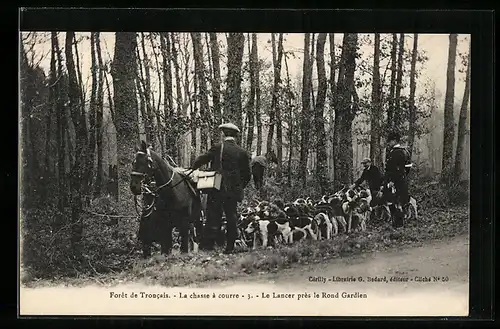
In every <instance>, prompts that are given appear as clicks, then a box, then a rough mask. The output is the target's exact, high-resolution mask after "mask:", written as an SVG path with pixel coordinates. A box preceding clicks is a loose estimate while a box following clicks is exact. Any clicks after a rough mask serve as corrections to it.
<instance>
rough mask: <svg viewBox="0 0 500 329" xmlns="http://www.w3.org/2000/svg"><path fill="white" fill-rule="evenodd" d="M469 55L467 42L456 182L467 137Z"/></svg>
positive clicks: (456, 159)
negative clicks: (467, 53)
mask: <svg viewBox="0 0 500 329" xmlns="http://www.w3.org/2000/svg"><path fill="white" fill-rule="evenodd" d="M470 53H471V44H470V41H469V55H468V57H467V71H466V73H465V87H464V97H463V99H462V106H461V107H460V116H459V119H458V140H457V153H456V154H455V172H454V177H456V178H457V179H458V180H461V178H462V173H463V172H462V171H463V162H462V161H463V160H464V157H463V153H464V146H465V145H464V142H465V136H466V135H467V107H468V105H469V95H470Z"/></svg>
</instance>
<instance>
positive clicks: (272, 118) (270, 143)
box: [266, 33, 279, 152]
mask: <svg viewBox="0 0 500 329" xmlns="http://www.w3.org/2000/svg"><path fill="white" fill-rule="evenodd" d="M271 47H272V53H273V75H274V84H273V91H272V95H271V109H270V110H269V126H268V129H267V139H266V152H269V151H271V150H272V149H273V137H274V125H275V122H274V121H275V113H276V103H277V98H278V96H277V88H278V83H279V81H278V79H279V76H278V77H277V74H276V69H277V68H276V65H277V64H276V62H277V59H276V36H275V34H274V33H271Z"/></svg>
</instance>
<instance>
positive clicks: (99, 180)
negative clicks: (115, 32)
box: [95, 32, 104, 197]
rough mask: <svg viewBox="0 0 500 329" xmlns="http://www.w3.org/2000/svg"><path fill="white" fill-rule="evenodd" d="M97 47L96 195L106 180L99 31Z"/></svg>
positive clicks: (102, 80) (96, 37) (96, 40)
mask: <svg viewBox="0 0 500 329" xmlns="http://www.w3.org/2000/svg"><path fill="white" fill-rule="evenodd" d="M95 43H96V45H95V47H96V53H97V64H98V68H99V77H98V81H99V82H98V86H97V99H96V113H97V120H96V141H97V177H96V183H95V196H96V197H97V196H98V195H99V194H100V193H101V191H102V186H103V182H104V162H103V156H104V150H103V120H104V117H103V116H104V102H103V99H104V74H103V73H104V72H103V65H104V64H103V61H102V55H101V42H100V35H99V32H97V33H96V36H95Z"/></svg>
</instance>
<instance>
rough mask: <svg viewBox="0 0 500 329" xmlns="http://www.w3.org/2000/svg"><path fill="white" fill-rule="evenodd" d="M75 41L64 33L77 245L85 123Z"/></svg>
mask: <svg viewBox="0 0 500 329" xmlns="http://www.w3.org/2000/svg"><path fill="white" fill-rule="evenodd" d="M74 41H75V33H74V32H71V31H70V32H66V42H65V53H66V70H67V71H68V80H69V81H68V82H69V85H68V101H69V102H68V106H69V109H70V113H71V118H72V121H73V126H74V127H75V135H76V138H75V140H76V146H75V161H74V163H73V165H72V167H71V168H70V175H69V188H70V205H71V223H72V226H71V227H72V241H73V243H77V242H78V241H80V240H81V237H82V230H83V228H82V226H81V225H80V224H79V219H80V214H81V212H82V209H83V195H82V194H83V186H84V185H85V184H86V183H85V181H84V171H85V163H86V159H85V157H86V151H85V148H86V144H87V134H86V129H87V127H86V122H85V112H84V111H85V109H84V106H83V104H82V97H81V95H80V93H81V87H80V86H79V81H80V80H79V78H78V74H77V70H76V67H75V62H74V59H73V43H74Z"/></svg>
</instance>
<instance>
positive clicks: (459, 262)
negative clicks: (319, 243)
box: [21, 234, 469, 316]
mask: <svg viewBox="0 0 500 329" xmlns="http://www.w3.org/2000/svg"><path fill="white" fill-rule="evenodd" d="M177 273H180V272H177ZM150 274H152V275H158V272H156V273H150ZM259 274H260V275H250V276H248V275H244V276H241V275H240V276H238V277H235V278H234V279H233V280H225V281H221V282H216V281H206V282H203V283H193V284H190V285H187V286H183V287H170V288H168V287H165V286H164V285H163V284H162V283H161V282H158V281H154V282H148V281H147V280H144V277H143V278H136V279H132V278H130V277H129V278H127V279H125V278H122V280H119V281H116V282H111V281H108V282H107V283H106V284H100V283H96V282H86V284H85V285H79V286H69V287H68V286H67V287H64V288H63V289H61V288H62V287H61V285H50V286H44V287H41V286H36V287H30V288H23V289H22V290H21V300H24V303H23V304H22V306H21V309H22V310H23V313H24V312H26V313H31V314H40V313H44V314H52V312H54V314H68V315H69V314H74V315H77V314H94V315H99V314H108V315H110V314H117V315H118V314H128V315H167V314H172V315H174V314H185V315H189V314H191V315H201V314H204V315H227V314H232V315H236V313H238V314H237V315H282V316H283V315H295V316H296V315H300V314H303V315H313V314H317V315H343V316H347V315H377V316H382V315H387V316H395V315H402V316H409V315H417V316H419V315H420V316H422V315H434V316H446V315H448V316H451V315H467V312H468V294H469V286H468V282H469V238H468V235H466V234H465V235H464V234H462V235H459V236H456V237H453V238H446V239H444V240H443V241H434V242H428V243H425V244H424V245H422V246H420V247H415V246H407V247H403V248H401V249H398V250H387V251H381V252H372V253H366V254H357V255H351V256H347V257H341V258H337V259H329V260H322V261H319V262H316V261H314V262H311V263H309V264H307V265H306V264H302V265H298V264H292V265H291V266H290V267H289V268H286V269H282V270H280V271H279V272H274V273H268V272H266V273H264V272H260V273H259ZM338 277H341V278H356V281H355V282H352V281H351V282H338V281H334V279H333V278H338ZM319 278H321V280H319ZM360 278H361V280H360ZM372 278H378V280H377V281H375V282H374V281H373V279H372ZM394 278H407V281H406V282H400V281H397V282H396V281H395V280H394ZM437 278H439V279H437ZM193 291H196V292H197V293H199V294H202V293H205V294H206V293H208V294H209V295H210V296H212V295H213V294H214V293H215V292H216V293H217V294H221V293H222V294H236V293H238V294H239V297H238V299H241V300H244V301H245V302H246V303H245V304H234V303H235V300H234V299H233V300H227V299H226V300H221V299H218V300H217V302H218V303H220V304H217V305H215V304H208V305H207V303H206V302H207V300H199V299H198V300H196V299H195V300H193V299H190V300H189V302H190V303H189V305H190V306H189V308H186V304H185V303H180V301H181V300H180V293H182V292H190V293H191V292H193ZM110 292H117V293H120V294H124V293H126V294H129V295H130V294H131V293H133V292H135V293H137V292H155V293H157V292H161V293H164V294H168V295H169V296H170V297H169V299H166V300H165V299H159V300H155V299H152V300H151V299H143V298H141V299H140V303H139V304H138V303H137V300H135V302H134V299H130V298H129V299H123V298H121V299H116V298H115V299H110V298H109V297H108V296H109V294H110ZM264 292H266V293H270V294H271V293H272V294H274V293H278V294H279V293H292V292H293V293H296V294H299V293H300V294H302V293H304V292H308V293H310V294H311V295H312V294H313V293H316V294H321V297H320V298H319V299H317V298H310V299H306V303H305V304H304V303H297V301H294V300H280V301H279V303H278V304H276V300H273V299H264V298H265V297H264ZM352 292H359V293H363V294H364V295H365V296H367V297H365V298H366V299H364V300H363V299H344V297H343V298H341V299H339V298H338V297H336V298H333V299H331V298H330V299H328V300H326V301H325V300H323V299H324V298H328V297H325V295H324V294H325V293H326V294H330V295H331V294H336V293H342V294H345V293H352ZM47 296H58V297H57V299H58V300H59V303H58V304H53V303H48V304H45V303H40V302H37V301H41V300H45V299H46V298H47ZM74 296H81V297H80V298H77V299H75V298H74ZM84 296H85V297H84ZM102 296H106V297H105V299H106V300H107V304H103V303H100V302H99V301H100V300H102ZM219 296H220V295H219ZM430 296H432V298H429V297H430ZM87 297H88V298H91V299H92V300H94V301H95V303H84V304H82V303H81V299H83V298H87ZM318 297H319V295H318ZM183 301H186V300H183ZM418 301H421V302H418ZM204 302H205V303H204ZM212 302H215V300H213V301H212ZM223 302H225V303H226V304H225V305H226V306H224V307H222V305H223V304H222V303H223ZM269 302H271V304H272V305H274V306H273V307H270V304H269ZM240 303H241V301H240ZM273 303H274V304H273ZM182 305H183V306H182ZM209 305H211V306H209ZM236 305H245V307H235V306H236ZM300 305H301V306H300ZM115 306H119V307H115ZM298 306H300V307H298ZM109 312H111V313H109Z"/></svg>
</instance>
